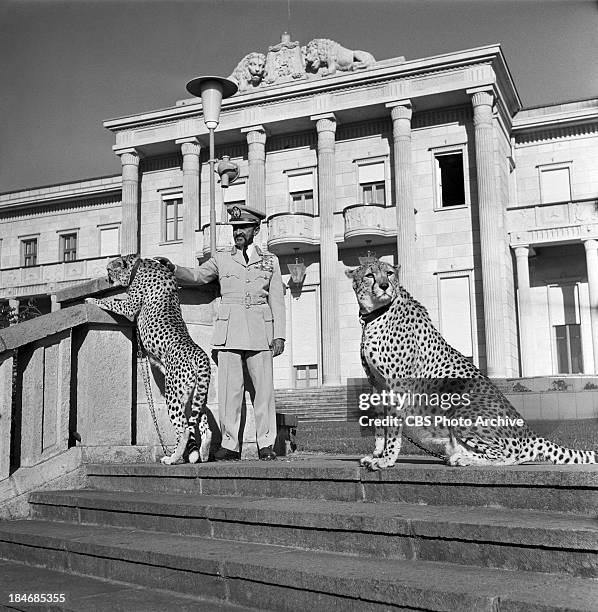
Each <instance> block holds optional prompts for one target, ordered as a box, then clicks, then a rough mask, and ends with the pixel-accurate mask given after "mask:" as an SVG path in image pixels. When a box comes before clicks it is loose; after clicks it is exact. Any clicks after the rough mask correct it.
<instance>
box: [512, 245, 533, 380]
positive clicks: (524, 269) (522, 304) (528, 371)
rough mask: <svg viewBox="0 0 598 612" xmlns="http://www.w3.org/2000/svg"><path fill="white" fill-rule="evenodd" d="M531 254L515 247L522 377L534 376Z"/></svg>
mask: <svg viewBox="0 0 598 612" xmlns="http://www.w3.org/2000/svg"><path fill="white" fill-rule="evenodd" d="M529 252H530V248H529V246H527V245H521V246H518V247H515V261H516V262H517V297H518V301H519V331H520V342H521V375H522V376H532V375H533V367H532V364H533V359H534V313H533V310H532V292H531V288H530V282H529Z"/></svg>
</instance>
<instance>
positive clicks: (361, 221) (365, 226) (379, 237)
mask: <svg viewBox="0 0 598 612" xmlns="http://www.w3.org/2000/svg"><path fill="white" fill-rule="evenodd" d="M343 217H344V221H345V233H344V239H345V244H348V245H350V244H354V245H357V244H360V245H361V244H363V243H364V241H365V240H368V241H369V242H371V244H377V243H382V242H387V241H388V239H389V238H392V237H394V236H396V233H397V219H396V211H395V209H394V208H389V207H387V206H384V205H382V204H367V205H366V204H354V205H352V206H347V207H346V208H345V209H344V210H343Z"/></svg>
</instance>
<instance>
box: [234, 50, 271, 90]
mask: <svg viewBox="0 0 598 612" xmlns="http://www.w3.org/2000/svg"><path fill="white" fill-rule="evenodd" d="M265 68H266V56H265V55H264V54H263V53H255V52H253V53H248V54H247V55H246V56H245V57H244V58H243V59H242V60H241V61H240V62H239V63H238V64H237V67H236V68H235V69H234V70H233V73H232V74H231V75H230V76H229V79H233V80H234V81H236V82H237V84H238V85H239V93H244V92H246V91H247V90H251V89H256V88H258V87H260V85H261V84H262V81H263V80H264V72H265Z"/></svg>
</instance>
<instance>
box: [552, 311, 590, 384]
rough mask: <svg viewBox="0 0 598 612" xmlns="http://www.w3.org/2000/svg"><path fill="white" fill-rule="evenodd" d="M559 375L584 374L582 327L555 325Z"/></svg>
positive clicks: (570, 324)
mask: <svg viewBox="0 0 598 612" xmlns="http://www.w3.org/2000/svg"><path fill="white" fill-rule="evenodd" d="M554 335H555V339H556V354H557V362H558V374H582V373H583V354H582V350H581V325H579V324H578V323H569V324H567V325H555V326H554Z"/></svg>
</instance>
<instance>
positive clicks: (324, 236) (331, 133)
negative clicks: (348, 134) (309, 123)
mask: <svg viewBox="0 0 598 612" xmlns="http://www.w3.org/2000/svg"><path fill="white" fill-rule="evenodd" d="M312 119H313V120H314V121H315V122H316V130H317V132H318V145H317V149H318V207H319V212H320V292H321V300H320V301H321V318H322V325H321V329H322V382H323V384H324V385H339V384H340V331H339V326H338V298H337V294H338V291H337V286H336V283H337V278H338V271H337V264H338V248H337V246H336V242H335V240H334V209H335V206H336V188H335V187H336V177H335V135H336V119H335V117H334V115H332V114H329V115H324V116H322V115H320V116H316V117H312Z"/></svg>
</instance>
